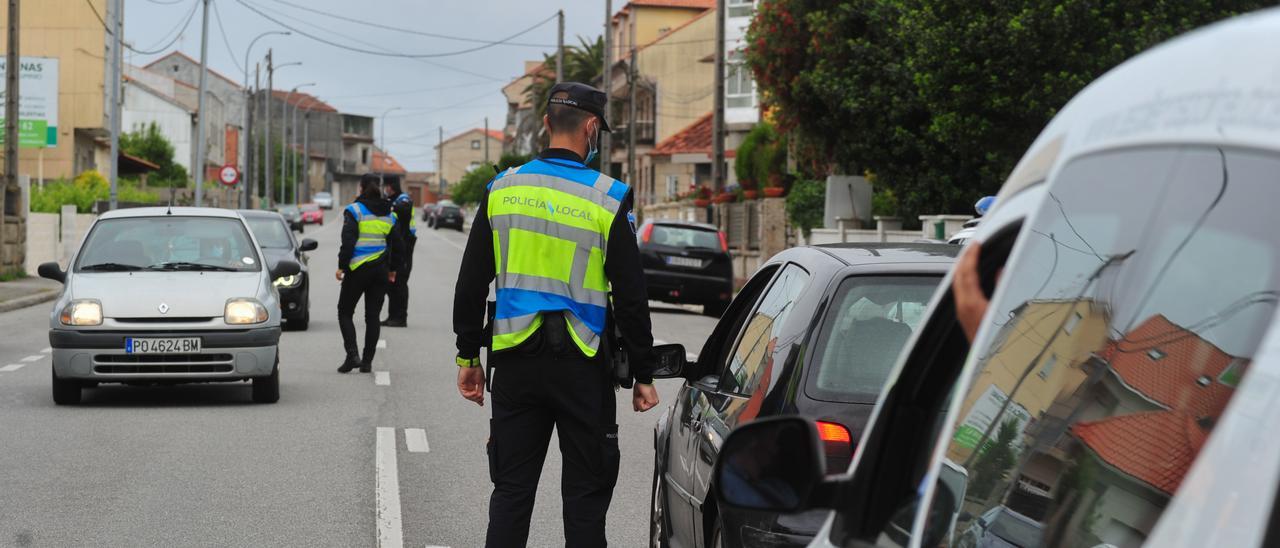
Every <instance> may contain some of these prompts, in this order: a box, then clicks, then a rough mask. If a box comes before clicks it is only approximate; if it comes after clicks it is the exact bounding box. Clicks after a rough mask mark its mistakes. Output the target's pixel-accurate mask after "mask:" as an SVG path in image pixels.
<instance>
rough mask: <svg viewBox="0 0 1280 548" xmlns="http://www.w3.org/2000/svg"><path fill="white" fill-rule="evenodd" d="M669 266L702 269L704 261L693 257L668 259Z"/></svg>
mask: <svg viewBox="0 0 1280 548" xmlns="http://www.w3.org/2000/svg"><path fill="white" fill-rule="evenodd" d="M667 264H669V265H671V266H683V267H688V268H702V259H694V258H691V257H671V256H668V257H667Z"/></svg>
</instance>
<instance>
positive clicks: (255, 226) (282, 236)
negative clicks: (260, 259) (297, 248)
mask: <svg viewBox="0 0 1280 548" xmlns="http://www.w3.org/2000/svg"><path fill="white" fill-rule="evenodd" d="M245 220H246V221H248V222H249V230H251V231H253V236H254V238H257V239H258V245H260V246H262V247H263V248H271V249H293V233H292V232H291V231H290V230H289V227H287V226H285V225H284V223H283V222H281V220H280V219H272V218H266V217H258V216H252V217H250V216H247V215H246V216H245Z"/></svg>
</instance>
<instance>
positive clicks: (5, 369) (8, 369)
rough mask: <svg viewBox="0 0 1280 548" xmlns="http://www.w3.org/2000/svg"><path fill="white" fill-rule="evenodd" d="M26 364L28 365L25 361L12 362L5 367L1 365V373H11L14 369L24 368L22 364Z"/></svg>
mask: <svg viewBox="0 0 1280 548" xmlns="http://www.w3.org/2000/svg"><path fill="white" fill-rule="evenodd" d="M24 365H27V364H25V363H11V364H9V365H6V366H4V367H0V373H9V372H12V371H17V370H19V369H22V366H24Z"/></svg>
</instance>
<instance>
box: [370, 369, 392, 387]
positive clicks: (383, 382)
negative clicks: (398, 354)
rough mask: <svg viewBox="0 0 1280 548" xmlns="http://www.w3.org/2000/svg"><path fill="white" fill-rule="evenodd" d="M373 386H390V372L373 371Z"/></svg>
mask: <svg viewBox="0 0 1280 548" xmlns="http://www.w3.org/2000/svg"><path fill="white" fill-rule="evenodd" d="M373 384H376V385H378V386H391V372H390V371H374V372H373Z"/></svg>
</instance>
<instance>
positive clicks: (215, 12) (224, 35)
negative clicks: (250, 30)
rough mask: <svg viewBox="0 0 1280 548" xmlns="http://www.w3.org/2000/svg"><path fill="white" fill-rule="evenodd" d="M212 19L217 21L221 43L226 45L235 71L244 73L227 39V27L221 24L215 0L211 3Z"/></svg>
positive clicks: (220, 14)
mask: <svg viewBox="0 0 1280 548" xmlns="http://www.w3.org/2000/svg"><path fill="white" fill-rule="evenodd" d="M213 19H214V20H215V21H217V23H218V34H221V35H222V45H224V46H227V55H230V56H231V62H232V63H234V64H235V65H236V71H237V72H240V73H242V74H244V73H246V72H247V71H246V70H245V68H244V67H242V66H240V60H239V59H237V58H236V57H237V55H236V52H235V50H233V49H231V41H230V40H228V39H227V27H226V26H224V25H223V24H222V12H220V11H218V3H217V2H214V3H213Z"/></svg>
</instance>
